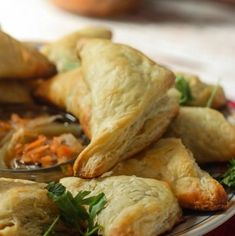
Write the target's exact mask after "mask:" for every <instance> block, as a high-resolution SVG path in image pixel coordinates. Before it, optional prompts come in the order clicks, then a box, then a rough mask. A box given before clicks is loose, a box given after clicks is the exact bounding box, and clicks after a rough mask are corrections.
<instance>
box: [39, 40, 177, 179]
mask: <svg viewBox="0 0 235 236" xmlns="http://www.w3.org/2000/svg"><path fill="white" fill-rule="evenodd" d="M84 43H85V45H84V48H83V49H82V50H81V60H82V68H81V71H80V69H76V70H73V71H70V72H67V73H66V74H61V75H58V76H56V77H54V78H53V79H52V80H50V81H49V82H46V83H45V84H44V85H42V87H41V88H40V89H39V91H38V94H39V95H41V96H42V97H44V98H46V99H48V100H49V101H51V102H53V103H55V104H57V105H59V106H61V107H64V108H66V110H67V111H69V112H71V113H72V114H74V115H76V116H77V117H78V118H79V120H80V123H81V124H82V126H83V128H84V130H85V132H86V134H87V135H88V136H89V137H90V138H91V143H90V144H89V146H88V147H87V148H86V149H85V150H84V151H83V152H82V153H81V155H80V156H79V157H78V159H77V161H76V163H75V167H74V170H75V172H76V174H78V175H80V176H83V177H86V178H92V177H95V176H99V175H101V174H103V173H104V172H106V171H107V170H109V169H110V168H112V167H113V166H114V165H115V164H116V163H117V162H119V161H121V159H125V158H127V157H129V156H131V155H133V154H134V153H136V152H138V151H140V150H141V149H143V148H144V147H146V146H147V145H149V144H150V143H151V142H152V141H153V140H156V139H159V138H160V137H161V135H162V134H163V132H164V131H165V129H166V128H167V126H168V125H169V123H170V121H171V120H172V118H173V117H174V116H175V115H176V113H177V111H178V107H179V106H178V97H177V98H176V97H175V96H171V97H169V95H167V91H168V89H169V88H170V87H171V86H172V84H173V83H174V75H173V74H172V73H171V72H170V71H168V70H167V69H165V68H164V67H161V66H159V65H157V64H155V63H154V62H152V61H151V60H150V59H148V58H147V57H145V56H144V55H143V54H141V53H140V52H138V51H136V50H134V49H132V48H130V47H128V46H124V45H119V44H114V43H111V42H110V41H108V40H98V39H97V40H89V41H86V42H84ZM101 55H102V56H101ZM97 57H98V58H97ZM171 93H172V92H171Z"/></svg>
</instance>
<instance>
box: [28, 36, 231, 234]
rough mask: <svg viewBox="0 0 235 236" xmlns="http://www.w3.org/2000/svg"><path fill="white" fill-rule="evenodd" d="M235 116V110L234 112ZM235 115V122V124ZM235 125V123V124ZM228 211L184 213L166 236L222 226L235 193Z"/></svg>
mask: <svg viewBox="0 0 235 236" xmlns="http://www.w3.org/2000/svg"><path fill="white" fill-rule="evenodd" d="M25 43H26V44H28V45H29V46H32V47H36V48H40V47H41V46H42V45H43V44H44V42H30V41H27V42H25ZM234 107H235V105H234ZM233 113H234V114H235V109H234V110H233ZM234 116H235V115H233V122H235V119H234ZM234 124H235V123H234ZM206 170H207V171H208V172H209V173H210V174H211V175H212V176H216V175H218V174H219V172H218V165H217V167H213V166H212V167H209V168H208V169H206ZM228 199H229V201H228V209H227V210H226V211H220V212H197V211H183V212H184V213H183V221H182V223H180V224H179V225H178V226H176V227H174V229H173V230H172V231H170V232H169V233H167V234H164V236H201V235H204V234H206V233H208V232H210V231H212V230H214V229H216V228H217V227H218V226H220V225H222V224H223V223H224V222H226V221H227V220H228V219H230V218H231V217H233V216H234V215H235V193H229V194H228Z"/></svg>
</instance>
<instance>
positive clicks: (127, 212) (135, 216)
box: [60, 176, 181, 236]
mask: <svg viewBox="0 0 235 236" xmlns="http://www.w3.org/2000/svg"><path fill="white" fill-rule="evenodd" d="M60 182H61V183H62V184H63V185H64V186H65V187H66V188H67V189H68V190H69V191H70V192H72V194H73V195H74V196H75V195H76V194H77V193H78V192H79V191H80V190H87V191H91V193H92V195H96V194H99V193H101V192H103V193H104V194H105V196H106V198H107V204H106V206H105V208H104V209H103V210H102V211H101V212H100V213H99V214H98V216H97V222H98V224H100V225H101V226H102V230H101V232H99V233H100V234H101V235H104V236H120V235H122V236H156V235H159V234H162V233H164V232H166V231H168V230H170V229H171V228H172V227H173V226H174V225H175V224H176V223H178V222H179V220H180V218H181V210H180V207H179V205H178V202H177V200H176V198H175V197H174V195H173V194H172V192H171V190H170V188H169V186H168V185H167V184H166V183H165V182H162V181H157V180H154V179H144V178H138V177H135V176H115V177H107V178H101V179H92V180H84V179H80V178H76V177H69V178H64V179H62V180H61V181H60Z"/></svg>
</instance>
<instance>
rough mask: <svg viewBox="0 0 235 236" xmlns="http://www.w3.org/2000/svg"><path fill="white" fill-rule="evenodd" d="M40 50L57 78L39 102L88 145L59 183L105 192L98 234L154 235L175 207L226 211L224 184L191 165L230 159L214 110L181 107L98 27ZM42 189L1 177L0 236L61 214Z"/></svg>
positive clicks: (223, 124)
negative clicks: (68, 121)
mask: <svg viewBox="0 0 235 236" xmlns="http://www.w3.org/2000/svg"><path fill="white" fill-rule="evenodd" d="M41 52H42V53H43V54H44V55H45V56H46V57H48V59H49V60H50V61H52V62H53V63H54V64H55V66H56V68H57V71H58V74H57V75H55V76H53V77H51V78H50V79H48V80H43V81H39V82H38V83H37V84H36V85H35V86H36V87H35V88H36V92H35V96H37V97H40V98H42V99H44V100H45V101H47V102H49V103H51V104H53V105H56V106H58V107H59V108H61V109H64V110H66V111H67V112H70V113H72V114H73V115H74V116H76V117H77V118H78V119H79V122H80V124H81V126H82V128H83V131H84V132H85V134H86V136H87V137H88V138H89V139H90V143H89V144H88V145H87V146H86V147H85V148H84V150H83V151H82V152H81V153H80V154H79V156H78V157H77V158H76V160H75V163H74V175H75V176H78V177H69V178H65V179H62V180H60V183H61V184H63V185H64V186H65V187H66V188H67V190H68V191H70V192H71V193H72V195H73V196H77V194H78V193H79V192H80V191H89V192H90V193H89V196H94V195H95V194H99V193H104V194H105V196H106V199H107V203H106V206H105V208H104V209H103V210H102V211H101V212H100V213H99V214H98V216H97V218H96V219H95V221H96V222H97V224H100V225H101V226H102V229H100V232H99V233H100V234H102V235H105V236H116V235H117V236H118V235H123V236H129V235H133V236H134V235H135V236H143V235H145V236H155V235H159V234H162V233H164V232H166V231H169V230H170V229H171V228H172V227H173V226H174V225H175V224H177V223H179V221H180V220H181V216H182V212H181V208H180V207H182V208H188V209H193V210H201V211H215V210H224V209H226V207H227V194H226V192H225V190H224V188H223V186H222V185H221V184H220V183H219V182H217V181H216V180H215V179H213V178H212V177H211V176H210V175H209V174H208V173H207V172H205V171H203V170H201V169H200V167H199V165H198V164H197V162H199V163H203V162H212V161H227V160H231V158H232V157H233V156H234V155H235V146H234V143H235V129H234V127H232V125H230V124H229V123H228V122H227V121H226V120H225V119H224V118H223V117H222V115H221V114H220V113H219V112H218V111H215V110H213V109H210V108H198V107H180V106H179V96H180V94H179V93H178V92H177V91H176V90H175V89H174V88H173V87H174V86H175V75H174V73H173V72H171V71H170V70H169V69H167V68H165V67H164V66H161V65H159V64H157V63H156V62H154V61H152V60H151V59H149V58H148V57H147V56H145V55H144V54H143V53H141V52H139V51H138V50H136V49H134V48H132V47H129V46H127V45H123V44H118V43H113V42H112V41H111V32H110V31H109V30H106V29H103V28H89V29H84V30H82V31H78V32H75V33H73V34H71V35H68V36H66V37H64V38H62V39H60V40H58V41H56V42H55V43H51V44H48V45H45V46H44V47H43V48H42V49H41ZM40 56H41V54H40ZM48 63H49V65H50V64H51V63H50V62H48ZM17 73H18V72H17ZM24 76H25V74H24V73H22V78H23V77H24ZM45 76H46V75H45ZM190 86H193V83H192V84H191V85H190ZM204 87H205V89H206V90H207V89H208V87H207V85H204ZM195 91H196V90H195ZM206 94H207V96H208V93H206ZM210 94H212V91H211V88H210ZM220 94H223V91H222V90H220ZM194 96H196V92H195V93H194ZM223 98H224V97H223ZM217 99H218V97H217ZM199 100H200V99H199ZM199 100H198V101H199ZM198 101H197V102H198ZM200 101H201V100H200ZM200 101H199V102H198V103H197V104H199V103H200ZM224 102H225V98H224V100H223V102H222V103H219V101H218V103H217V102H216V103H215V104H219V105H218V106H220V105H221V104H224ZM204 103H205V99H204V96H203V102H202V103H200V104H204ZM191 105H194V106H196V105H195V103H193V102H192V104H191ZM216 106H217V105H215V107H216ZM211 136H213V137H219V138H218V139H216V140H213V141H212V139H211V138H210V137H211ZM194 157H195V159H194ZM96 177H98V178H96ZM7 183H9V186H11V187H10V188H9V187H6V186H7ZM4 186H5V187H4ZM44 187H45V185H44V184H42V185H41V184H36V183H33V182H24V181H18V180H10V179H0V197H1V199H4V201H2V200H1V202H0V209H2V210H1V214H0V235H3V236H5V235H12V232H16V231H17V232H18V235H19V236H21V235H24V236H27V235H29V236H30V235H35V236H37V235H42V228H43V225H44V224H46V223H49V224H50V223H51V222H52V221H53V220H54V219H55V217H56V214H58V209H57V207H56V205H55V204H54V203H53V202H51V201H50V199H49V198H48V196H47V194H46V190H45V189H44ZM72 195H71V196H72ZM15 196H16V198H17V199H18V200H17V201H18V202H15V203H13V200H12V199H13V198H15ZM33 198H34V199H35V202H34V201H33V200H32V199H33ZM39 199H42V201H41V202H40V203H39ZM19 204H20V205H22V208H21V207H19ZM35 204H36V205H35ZM34 207H36V210H35V213H33V212H32V209H34ZM44 208H45V209H44ZM38 212H41V213H42V215H43V216H46V217H45V220H42V219H41V218H40V216H39V213H38ZM25 218H27V219H32V220H30V222H31V223H30V224H27V223H26V222H24V221H23V219H25ZM34 219H36V220H35V221H36V222H37V223H36V222H34ZM9 232H10V233H11V234H10V233H9Z"/></svg>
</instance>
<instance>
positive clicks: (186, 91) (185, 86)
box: [175, 76, 192, 105]
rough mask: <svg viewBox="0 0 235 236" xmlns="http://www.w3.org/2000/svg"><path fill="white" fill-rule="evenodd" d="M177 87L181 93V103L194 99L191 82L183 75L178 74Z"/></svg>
mask: <svg viewBox="0 0 235 236" xmlns="http://www.w3.org/2000/svg"><path fill="white" fill-rule="evenodd" d="M175 82H176V83H175V87H176V89H177V90H178V91H179V92H180V93H181V96H180V105H185V104H186V103H188V102H190V101H191V100H192V94H191V90H190V86H189V83H188V82H187V81H186V80H185V79H184V77H183V76H176V79H175Z"/></svg>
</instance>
